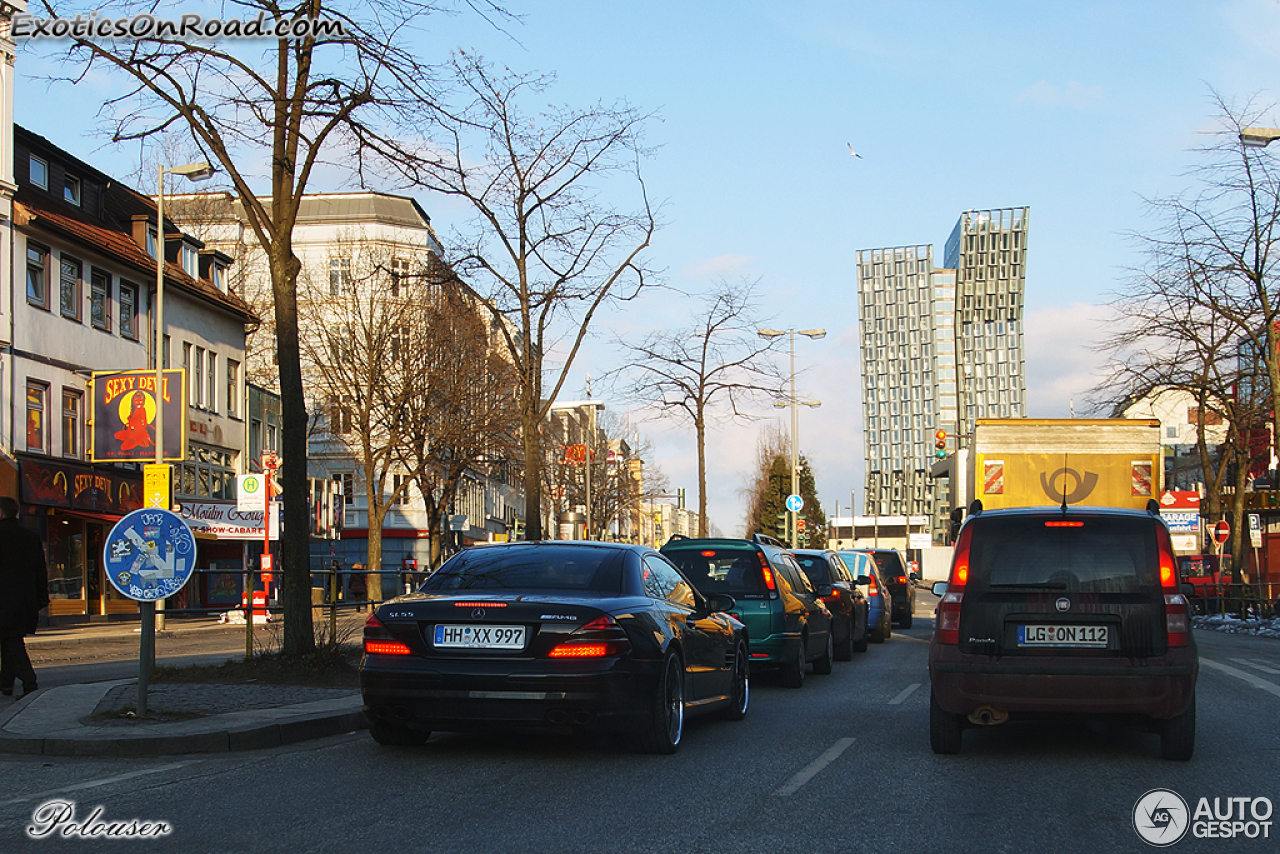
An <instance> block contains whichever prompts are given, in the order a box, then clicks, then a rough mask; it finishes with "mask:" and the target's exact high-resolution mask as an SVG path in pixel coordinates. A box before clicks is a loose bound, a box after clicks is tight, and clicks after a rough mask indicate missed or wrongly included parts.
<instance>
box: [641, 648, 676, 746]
mask: <svg viewBox="0 0 1280 854" xmlns="http://www.w3.org/2000/svg"><path fill="white" fill-rule="evenodd" d="M683 735H684V665H683V664H681V662H680V656H678V655H676V654H675V653H672V652H669V653H667V658H666V661H664V662H663V664H662V675H661V677H659V679H658V691H657V696H656V697H655V698H654V707H653V719H652V720H651V722H650V724H649V728H648V729H647V730H646V731H645V732H644V733H643V734H642V735H641V736H640V747H641V749H642V750H644V752H645V753H657V754H666V755H670V754H672V753H675V752H676V750H678V749H679V748H680V738H681V736H683Z"/></svg>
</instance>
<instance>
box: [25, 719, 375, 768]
mask: <svg viewBox="0 0 1280 854" xmlns="http://www.w3.org/2000/svg"><path fill="white" fill-rule="evenodd" d="M368 725H369V724H368V722H367V721H366V720H365V717H364V712H362V711H351V712H339V713H337V714H333V713H325V712H321V713H316V714H309V715H294V716H291V717H289V718H288V719H286V720H281V721H277V722H274V723H267V724H260V725H250V726H244V727H234V728H231V729H225V730H219V731H214V732H198V733H185V734H182V735H161V734H156V735H130V736H120V737H115V738H75V737H70V738H67V737H56V736H15V735H8V734H3V733H0V753H10V754H23V755H42V756H107V757H122V758H123V757H132V758H155V757H159V756H178V755H182V754H186V753H232V752H235V751H241V750H262V749H265V748H270V747H280V746H282V745H286V744H296V743H297V742H300V741H311V740H314V739H318V738H328V737H329V736H333V735H342V734H344V733H348V732H355V731H357V730H362V729H365V728H367V727H368Z"/></svg>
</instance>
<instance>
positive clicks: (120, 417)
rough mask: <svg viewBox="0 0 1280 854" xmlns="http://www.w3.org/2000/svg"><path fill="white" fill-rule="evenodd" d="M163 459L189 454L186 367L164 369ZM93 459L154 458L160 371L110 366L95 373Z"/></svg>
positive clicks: (104, 460) (180, 458) (177, 458)
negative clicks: (111, 367)
mask: <svg viewBox="0 0 1280 854" xmlns="http://www.w3.org/2000/svg"><path fill="white" fill-rule="evenodd" d="M162 391H163V394H162V395H161V397H162V398H163V401H164V402H163V404H162V405H163V406H164V425H163V426H164V459H165V460H166V461H167V462H178V461H180V460H182V459H185V454H184V453H183V451H184V449H185V448H186V446H187V407H186V404H187V391H186V372H185V371H183V370H181V369H176V368H175V369H169V370H166V371H165V372H164V386H163V388H162ZM91 417H92V418H93V455H92V459H93V461H94V462H115V461H120V460H154V459H155V458H156V372H155V371H111V372H97V373H94V375H93V412H92V416H91Z"/></svg>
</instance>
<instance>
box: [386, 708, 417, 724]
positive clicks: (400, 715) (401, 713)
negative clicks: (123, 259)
mask: <svg viewBox="0 0 1280 854" xmlns="http://www.w3.org/2000/svg"><path fill="white" fill-rule="evenodd" d="M391 714H392V716H393V717H395V718H397V719H398V720H402V721H407V720H409V718H411V717H413V712H411V711H410V710H409V707H408V706H392V707H391Z"/></svg>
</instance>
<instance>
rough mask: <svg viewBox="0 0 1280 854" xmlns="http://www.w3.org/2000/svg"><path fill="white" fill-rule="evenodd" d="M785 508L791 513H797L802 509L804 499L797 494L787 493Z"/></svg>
mask: <svg viewBox="0 0 1280 854" xmlns="http://www.w3.org/2000/svg"><path fill="white" fill-rule="evenodd" d="M787 509H788V510H790V511H791V512H792V513H799V512H800V511H801V510H803V509H804V499H803V498H801V497H800V496H799V495H788V496H787Z"/></svg>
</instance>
